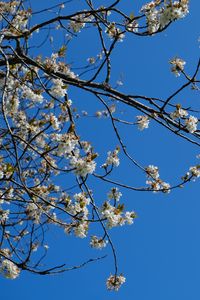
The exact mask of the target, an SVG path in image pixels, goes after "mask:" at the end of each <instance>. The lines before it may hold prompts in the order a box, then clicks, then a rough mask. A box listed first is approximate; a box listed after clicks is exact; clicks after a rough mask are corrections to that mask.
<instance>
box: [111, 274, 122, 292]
mask: <svg viewBox="0 0 200 300" xmlns="http://www.w3.org/2000/svg"><path fill="white" fill-rule="evenodd" d="M125 281H126V278H125V277H124V276H123V275H122V274H121V275H119V276H117V275H110V277H109V278H108V279H107V282H106V286H107V289H108V290H114V291H118V290H119V288H120V287H121V285H122V284H123V283H124V282H125Z"/></svg>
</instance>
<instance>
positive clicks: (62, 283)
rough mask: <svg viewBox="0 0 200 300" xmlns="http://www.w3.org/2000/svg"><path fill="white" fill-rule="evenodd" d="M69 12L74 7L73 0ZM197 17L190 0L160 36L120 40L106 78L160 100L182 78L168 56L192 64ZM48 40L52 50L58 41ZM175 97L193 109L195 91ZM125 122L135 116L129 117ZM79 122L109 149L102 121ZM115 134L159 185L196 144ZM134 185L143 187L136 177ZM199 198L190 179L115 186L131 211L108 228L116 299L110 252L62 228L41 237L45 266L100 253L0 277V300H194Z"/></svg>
mask: <svg viewBox="0 0 200 300" xmlns="http://www.w3.org/2000/svg"><path fill="white" fill-rule="evenodd" d="M94 2H97V1H94ZM100 2H101V1H98V3H99V4H101V3H100ZM134 2H137V4H134ZM47 3H48V6H50V5H54V4H57V3H59V1H58V0H54V1H53V0H49V1H43V2H41V1H35V4H34V5H35V7H34V9H41V8H45V6H46V5H47ZM144 3H145V1H128V0H127V1H126V0H122V1H121V4H120V6H121V8H123V9H124V10H125V11H126V12H130V13H131V12H132V11H133V12H137V11H138V9H139V7H141V6H142V5H143V4H144ZM71 5H72V4H71ZM74 7H77V8H79V7H81V1H78V0H74ZM67 9H68V6H66V8H65V10H63V12H65V13H68V10H67ZM199 12H200V2H199V1H198V0H193V1H191V5H190V14H189V15H188V16H187V17H186V18H184V19H182V20H180V21H178V22H175V23H174V24H172V25H171V26H170V27H169V28H168V29H167V30H166V31H164V32H163V33H160V34H159V35H156V36H152V37H137V36H133V35H127V37H126V38H125V39H124V41H123V42H122V43H118V45H117V47H116V49H115V52H114V54H113V57H112V60H113V75H112V76H113V77H112V80H113V82H114V81H116V80H118V79H119V78H120V76H122V77H123V81H124V85H123V86H122V87H121V91H124V92H126V93H132V94H142V95H148V96H154V97H167V96H168V95H170V94H171V93H172V92H173V91H174V90H176V89H177V87H179V86H180V84H181V83H182V82H183V81H182V78H176V77H175V76H173V74H172V73H170V65H169V60H170V59H171V58H172V57H174V56H180V57H181V58H183V59H184V60H185V61H186V70H188V72H189V73H191V74H192V72H193V71H194V70H195V66H196V63H197V61H198V58H199V42H198V38H199V34H200V33H199V25H200V22H199ZM93 38H94V39H95V37H93ZM54 43H55V44H56V37H54ZM57 43H58V45H60V44H61V43H60V41H57ZM69 50H70V51H72V52H73V55H72V54H71V53H70V52H69V57H68V59H69V61H70V59H73V60H74V61H75V65H76V66H77V67H78V62H79V61H78V60H79V58H80V57H81V58H82V57H84V56H85V57H86V58H87V57H89V56H92V55H94V56H95V55H96V52H95V51H96V45H95V42H93V40H91V36H90V34H89V31H88V32H86V33H85V35H84V36H83V37H82V42H81V45H80V41H79V42H77V43H76V42H75V43H74V44H73V46H70V49H69ZM37 51H38V50H37ZM46 51H47V52H48V51H49V49H46ZM44 55H45V54H44ZM72 57H73V58H72ZM76 59H77V61H76ZM71 97H72V99H73V100H74V101H75V103H76V104H77V106H78V107H81V108H82V109H86V108H87V107H90V108H89V109H91V110H95V109H96V107H95V105H96V104H93V100H92V98H88V99H85V98H86V97H85V95H84V94H83V95H81V97H82V98H84V97H85V98H84V99H82V101H80V98H79V97H80V95H79V94H78V92H77V90H76V91H72V96H71ZM179 97H184V101H186V103H187V99H188V98H189V100H188V101H189V102H190V101H197V104H196V108H199V95H198V94H197V93H196V94H195V95H194V94H193V93H191V91H190V90H188V91H186V92H184V94H180V95H179ZM181 100H182V99H181ZM181 100H179V101H181ZM83 101H85V102H83ZM80 102H81V103H80ZM177 102H178V99H177ZM93 105H94V106H93ZM128 110H129V108H126V110H125V111H124V114H125V113H127V114H128V115H129V114H130V112H129V111H128ZM131 113H132V112H131ZM137 114H140V113H137ZM137 114H136V115H137ZM134 116H135V112H133V121H134ZM82 122H83V121H81V120H80V121H79V127H80V128H81V126H84V127H83V128H84V129H85V136H87V138H88V139H91V140H93V141H94V144H95V148H96V150H97V152H98V151H99V152H100V151H101V147H102V149H107V150H110V149H111V148H112V147H111V146H110V145H113V147H115V145H116V144H117V141H116V140H115V137H114V135H112V133H111V128H110V125H109V124H108V122H107V121H105V120H97V121H95V120H94V121H93V124H94V125H93V126H94V127H92V128H91V127H90V120H89V119H87V121H84V123H82ZM119 128H120V132H121V133H122V135H123V137H124V141H125V143H126V144H127V146H128V149H130V152H131V153H132V154H133V155H134V157H136V158H137V159H138V160H139V161H140V162H141V163H142V164H143V165H149V164H154V165H157V166H159V168H160V173H161V177H162V178H163V179H165V180H166V181H167V182H172V183H176V182H177V178H180V177H181V176H182V175H184V174H185V173H186V172H187V170H188V168H189V167H190V166H192V165H194V164H197V159H196V155H198V154H199V153H200V152H199V149H198V147H197V146H195V145H192V144H188V143H187V142H186V141H184V140H181V139H180V138H178V137H177V136H175V135H173V134H172V133H169V132H167V130H165V129H164V128H160V127H158V126H157V125H156V124H153V122H152V124H150V127H149V129H148V130H145V131H142V132H140V131H138V130H137V129H136V128H133V127H132V128H131V129H127V127H123V126H119ZM102 143H103V146H102ZM106 146H107V148H106ZM137 176H141V175H138V174H137V172H135V169H134V168H133V169H131V168H130V167H128V165H127V163H122V165H121V167H119V168H118V169H117V170H116V173H115V178H122V179H123V182H125V183H126V182H128V183H131V182H133V185H134V184H135V182H136V183H138V184H139V182H141V181H139V180H140V179H141V178H142V177H141V178H140V177H139V179H138V178H137ZM143 180H144V182H145V178H143ZM94 188H95V189H96V192H95V194H96V195H98V197H99V198H101V197H105V191H108V188H106V187H101V185H96V186H95V185H94ZM199 192H200V185H199V181H198V180H197V181H196V182H192V183H190V184H188V185H187V186H186V187H184V188H183V189H177V190H174V191H172V192H171V193H170V194H167V195H165V194H161V193H158V194H153V193H149V192H146V193H145V192H131V191H126V190H122V193H123V200H124V201H125V203H126V206H127V208H128V209H129V210H131V209H134V210H135V211H136V212H137V215H138V218H137V219H136V221H135V223H134V225H132V226H125V227H122V228H116V229H112V230H111V237H112V239H113V243H114V244H115V247H116V252H117V255H118V260H119V271H120V272H122V273H123V274H124V275H125V277H126V284H124V285H123V286H122V287H121V289H120V290H119V291H118V292H117V293H115V292H109V291H107V290H106V286H105V281H106V279H107V277H108V276H109V275H110V273H112V272H113V258H112V254H111V251H110V250H109V249H104V250H101V251H98V250H94V249H89V247H88V241H89V240H88V239H87V238H86V239H83V240H81V239H78V238H75V237H72V236H70V237H68V236H66V235H64V234H63V232H62V230H58V229H53V230H50V231H49V232H48V236H49V240H50V243H49V244H50V249H49V253H50V256H49V262H50V263H52V265H54V264H57V262H58V263H60V262H66V264H67V265H69V266H73V265H76V264H80V263H82V262H84V261H86V260H87V259H90V258H95V257H98V256H103V255H105V254H107V257H106V258H104V259H102V260H100V261H98V262H96V263H91V264H88V265H87V266H85V267H84V268H82V269H79V270H75V271H71V272H66V273H63V274H60V275H56V276H39V275H32V274H28V273H27V272H22V274H21V276H20V277H19V278H17V279H16V280H12V281H11V280H7V279H4V278H2V277H1V278H0V289H1V299H6V300H12V299H17V300H18V299H20V300H27V299H29V300H35V299H48V300H53V299H59V300H62V299H74V300H78V299H91V300H92V299H95V300H103V299H104V300H107V299H108V300H112V299H115V300H122V299H126V300H132V299H137V300H147V299H149V300H150V299H151V300H179V299H181V300H199V299H200V218H199V211H200V202H199Z"/></svg>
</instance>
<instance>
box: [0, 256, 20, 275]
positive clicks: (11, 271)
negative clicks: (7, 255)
mask: <svg viewBox="0 0 200 300" xmlns="http://www.w3.org/2000/svg"><path fill="white" fill-rule="evenodd" d="M0 272H1V274H2V275H3V276H4V277H5V278H9V279H15V278H17V277H18V276H19V274H20V269H19V268H18V267H17V265H16V264H14V263H13V262H12V261H10V260H8V259H4V260H3V261H2V262H1V264H0Z"/></svg>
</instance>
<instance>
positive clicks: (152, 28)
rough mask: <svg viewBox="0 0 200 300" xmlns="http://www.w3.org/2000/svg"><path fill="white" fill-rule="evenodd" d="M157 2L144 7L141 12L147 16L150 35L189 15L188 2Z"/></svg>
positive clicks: (159, 0)
mask: <svg viewBox="0 0 200 300" xmlns="http://www.w3.org/2000/svg"><path fill="white" fill-rule="evenodd" d="M162 3H163V1H161V0H155V1H151V2H149V3H147V4H145V5H143V6H142V8H141V12H142V13H144V14H145V16H146V22H147V29H148V32H149V33H150V34H153V33H155V32H156V31H158V30H160V29H163V28H165V27H166V26H167V25H168V24H169V23H170V22H172V21H175V20H177V19H181V18H184V17H185V16H186V15H187V14H188V13H189V8H188V4H189V1H188V0H180V1H164V5H163V6H161V4H162Z"/></svg>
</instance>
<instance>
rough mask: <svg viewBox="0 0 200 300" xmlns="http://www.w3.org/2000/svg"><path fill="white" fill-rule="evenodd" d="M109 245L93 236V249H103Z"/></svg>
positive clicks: (91, 243)
mask: <svg viewBox="0 0 200 300" xmlns="http://www.w3.org/2000/svg"><path fill="white" fill-rule="evenodd" d="M107 243H108V241H106V240H104V239H102V238H99V237H97V236H95V235H93V236H92V237H91V241H90V246H91V247H92V248H96V249H102V248H105V247H106V245H107Z"/></svg>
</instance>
